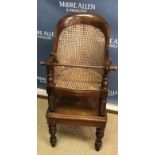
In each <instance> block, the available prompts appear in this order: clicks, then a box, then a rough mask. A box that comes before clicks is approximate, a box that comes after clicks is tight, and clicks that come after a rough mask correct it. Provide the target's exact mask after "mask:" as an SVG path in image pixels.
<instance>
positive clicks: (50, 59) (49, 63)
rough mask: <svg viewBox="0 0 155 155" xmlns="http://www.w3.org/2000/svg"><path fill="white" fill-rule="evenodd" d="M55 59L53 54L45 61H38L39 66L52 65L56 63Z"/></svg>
mask: <svg viewBox="0 0 155 155" xmlns="http://www.w3.org/2000/svg"><path fill="white" fill-rule="evenodd" d="M56 61H57V60H56V57H55V55H54V54H51V55H50V57H49V58H48V59H47V60H46V61H40V65H46V66H49V65H51V64H52V63H54V62H56Z"/></svg>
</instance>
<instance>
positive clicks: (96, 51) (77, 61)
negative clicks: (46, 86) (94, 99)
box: [55, 24, 105, 90]
mask: <svg viewBox="0 0 155 155" xmlns="http://www.w3.org/2000/svg"><path fill="white" fill-rule="evenodd" d="M104 48H105V36H104V34H103V33H102V32H101V31H100V30H99V29H98V28H96V27H93V26H91V25H85V24H79V25H74V26H70V27H68V28H66V29H64V30H63V31H62V32H61V34H60V37H59V41H58V49H57V60H58V62H59V63H60V64H69V65H85V66H102V65H103V54H104V53H103V51H104ZM102 73H103V72H102V71H101V70H100V71H99V70H96V69H90V68H89V69H87V68H76V67H62V66H57V67H55V84H56V87H61V88H68V89H74V90H98V89H100V86H101V81H102Z"/></svg>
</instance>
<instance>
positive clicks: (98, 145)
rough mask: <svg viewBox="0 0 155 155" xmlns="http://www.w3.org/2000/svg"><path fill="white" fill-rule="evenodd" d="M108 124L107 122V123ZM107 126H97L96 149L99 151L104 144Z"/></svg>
mask: <svg viewBox="0 0 155 155" xmlns="http://www.w3.org/2000/svg"><path fill="white" fill-rule="evenodd" d="M105 126H106V124H105ZM105 126H104V127H103V128H96V141H95V150H96V151H99V150H100V148H101V146H102V138H103V136H104V130H105Z"/></svg>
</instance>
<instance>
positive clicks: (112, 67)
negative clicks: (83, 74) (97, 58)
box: [52, 63, 118, 71]
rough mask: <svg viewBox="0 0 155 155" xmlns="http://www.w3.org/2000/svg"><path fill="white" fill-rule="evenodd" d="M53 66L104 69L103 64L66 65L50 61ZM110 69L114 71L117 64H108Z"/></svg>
mask: <svg viewBox="0 0 155 155" xmlns="http://www.w3.org/2000/svg"><path fill="white" fill-rule="evenodd" d="M52 65H54V66H64V67H77V68H94V69H104V68H105V67H104V66H84V65H68V64H58V63H52ZM110 70H112V71H116V70H118V68H117V66H110Z"/></svg>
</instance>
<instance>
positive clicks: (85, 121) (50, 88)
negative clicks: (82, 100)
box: [41, 13, 117, 151]
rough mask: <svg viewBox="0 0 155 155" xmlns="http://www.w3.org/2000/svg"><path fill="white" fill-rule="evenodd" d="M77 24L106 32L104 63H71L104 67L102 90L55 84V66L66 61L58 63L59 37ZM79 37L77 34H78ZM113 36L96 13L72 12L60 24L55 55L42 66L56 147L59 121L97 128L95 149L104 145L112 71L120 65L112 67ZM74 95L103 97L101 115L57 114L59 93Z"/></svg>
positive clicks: (100, 103)
mask: <svg viewBox="0 0 155 155" xmlns="http://www.w3.org/2000/svg"><path fill="white" fill-rule="evenodd" d="M76 24H87V25H92V26H94V27H96V28H98V29H100V30H101V31H102V32H103V33H104V35H105V50H104V51H103V53H104V60H103V66H82V65H67V66H69V67H82V68H96V69H103V71H104V74H103V80H102V86H101V89H100V90H90V91H89V90H87V91H82V90H69V89H64V88H57V87H55V83H54V66H64V65H63V64H59V63H57V60H56V53H57V48H58V39H59V36H60V33H61V32H62V31H63V30H64V29H65V28H67V27H69V26H73V25H76ZM75 37H76V36H75ZM109 39H110V29H109V26H108V24H107V22H106V21H105V20H104V19H103V18H102V17H100V16H97V15H95V14H78V13H72V14H69V15H67V16H65V17H63V18H62V19H61V20H60V21H59V22H58V24H57V27H56V35H55V43H54V47H53V50H52V54H51V55H50V57H49V58H48V60H47V61H45V62H43V61H42V62H41V64H42V65H45V66H46V68H47V94H48V110H47V114H46V118H47V123H48V125H49V132H50V135H51V138H50V142H51V145H52V146H53V147H54V146H55V145H56V142H57V139H56V136H55V134H56V131H57V129H56V124H77V125H86V126H93V127H96V141H95V149H96V151H99V150H100V148H101V146H102V137H103V136H104V130H105V127H106V122H107V114H106V102H107V97H108V73H109V71H110V70H113V71H115V70H117V67H116V66H111V60H110V59H109V52H108V48H109ZM56 94H61V95H62V96H63V95H71V96H76V97H89V96H95V97H97V98H98V99H99V103H98V105H99V107H98V114H97V115H96V117H86V116H78V117H76V116H74V115H72V114H69V115H63V114H57V110H56V109H57V108H56V106H55V95H56Z"/></svg>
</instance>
